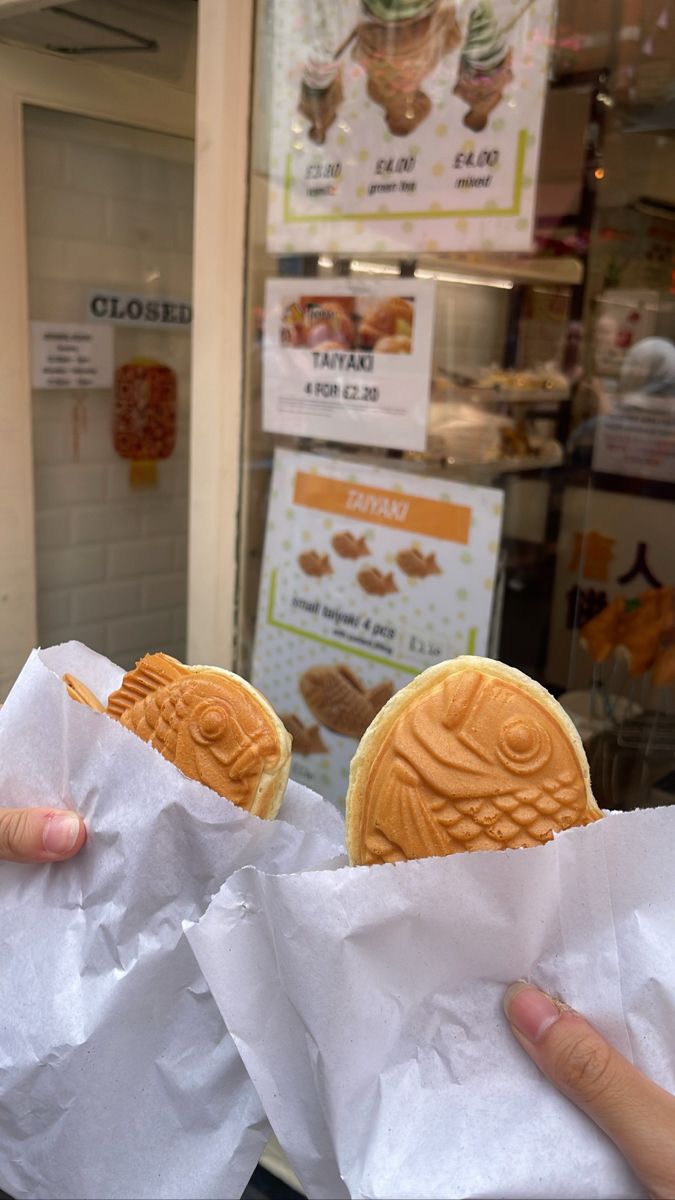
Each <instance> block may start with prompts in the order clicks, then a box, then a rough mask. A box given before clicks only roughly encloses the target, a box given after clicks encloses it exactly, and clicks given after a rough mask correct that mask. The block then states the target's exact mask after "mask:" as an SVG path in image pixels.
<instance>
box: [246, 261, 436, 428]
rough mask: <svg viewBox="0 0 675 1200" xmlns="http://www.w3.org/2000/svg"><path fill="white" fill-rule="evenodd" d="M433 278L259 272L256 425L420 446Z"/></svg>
mask: <svg viewBox="0 0 675 1200" xmlns="http://www.w3.org/2000/svg"><path fill="white" fill-rule="evenodd" d="M298 284H300V286H298ZM434 286H435V285H434V283H433V281H432V280H430V279H409V278H406V279H401V278H398V279H396V280H392V279H382V278H380V277H375V278H373V279H369V278H364V277H361V276H359V277H351V278H349V279H332V278H331V279H325V278H324V279H306V278H303V279H302V281H299V280H297V279H286V278H284V279H268V280H267V284H266V289H265V327H264V342H263V429H265V430H268V431H269V432H271V433H286V434H291V435H292V436H295V437H314V438H320V439H328V440H330V441H339V442H349V443H359V444H361V445H370V446H380V447H384V448H387V449H390V450H424V448H425V446H426V441H427V414H428V407H429V394H430V386H431V341H432V335H433V328H434Z"/></svg>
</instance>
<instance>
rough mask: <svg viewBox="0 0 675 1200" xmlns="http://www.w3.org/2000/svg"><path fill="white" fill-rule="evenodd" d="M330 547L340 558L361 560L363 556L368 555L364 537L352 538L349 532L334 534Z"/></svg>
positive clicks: (352, 535) (368, 551)
mask: <svg viewBox="0 0 675 1200" xmlns="http://www.w3.org/2000/svg"><path fill="white" fill-rule="evenodd" d="M331 545H332V547H333V549H334V551H335V553H336V554H339V555H340V558H362V557H363V555H364V554H370V550H369V549H368V544H367V542H366V539H365V537H359V538H357V537H354V534H353V533H349V531H345V532H344V533H336V534H335V536H334V537H333V538H332V540H331Z"/></svg>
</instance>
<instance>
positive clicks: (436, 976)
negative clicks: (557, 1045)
mask: <svg viewBox="0 0 675 1200" xmlns="http://www.w3.org/2000/svg"><path fill="white" fill-rule="evenodd" d="M188 936H189V939H190V943H191V945H192V947H193V949H194V950H195V953H196V955H197V958H198V959H199V962H200V965H201V967H202V970H203V972H204V975H205V977H206V979H207V980H208V982H209V985H210V987H211V989H212V992H213V995H214V997H215V999H216V1001H217V1003H218V1006H219V1008H220V1010H221V1012H222V1014H223V1016H224V1018H225V1021H226V1023H227V1025H228V1028H229V1030H230V1033H231V1035H232V1037H233V1038H234V1040H235V1042H236V1044H237V1047H238V1048H239V1051H240V1053H241V1055H242V1058H243V1060H244V1062H245V1063H246V1066H247V1068H248V1071H249V1074H250V1076H251V1078H252V1080H253V1082H254V1084H255V1086H256V1088H257V1090H258V1093H259V1095H260V1097H261V1099H262V1102H263V1104H264V1106H265V1109H266V1112H267V1115H268V1117H269V1119H270V1121H271V1124H272V1126H273V1128H274V1132H275V1133H276V1135H277V1137H278V1138H279V1141H280V1142H281V1144H282V1146H283V1147H284V1149H285V1151H286V1153H287V1155H288V1157H289V1159H290V1161H291V1163H292V1165H293V1167H294V1169H295V1171H296V1172H297V1174H298V1176H299V1178H300V1180H301V1182H302V1184H303V1187H304V1188H305V1189H306V1191H307V1193H308V1195H309V1196H310V1197H317V1198H322V1197H325V1198H326V1200H335V1198H338V1197H340V1198H341V1197H346V1196H352V1197H380V1198H382V1200H385V1198H386V1200H393V1198H395V1197H415V1198H417V1197H429V1198H431V1197H517V1198H518V1200H523V1198H525V1197H544V1198H546V1200H554V1198H557V1197H560V1198H564V1200H575V1198H579V1200H582V1198H583V1200H588V1198H589V1197H631V1198H632V1197H640V1196H642V1195H643V1192H642V1190H641V1188H640V1185H639V1184H638V1183H637V1181H636V1180H635V1178H634V1177H633V1176H632V1175H631V1173H630V1171H629V1169H628V1168H627V1166H626V1165H625V1164H624V1162H623V1160H622V1158H621V1157H620V1155H619V1154H618V1152H617V1151H616V1149H615V1148H614V1146H613V1145H612V1144H611V1143H610V1142H609V1141H608V1140H607V1139H606V1138H605V1137H604V1136H603V1134H601V1133H600V1132H599V1131H598V1130H597V1129H596V1127H595V1126H594V1125H593V1124H592V1122H591V1121H590V1120H589V1119H588V1118H587V1117H585V1116H584V1115H583V1114H582V1113H581V1112H579V1111H578V1110H577V1109H576V1108H575V1107H574V1106H573V1105H572V1104H570V1103H569V1102H568V1101H567V1100H565V1099H564V1098H563V1097H562V1096H561V1095H560V1094H558V1093H557V1092H556V1091H555V1089H554V1088H553V1087H552V1086H551V1085H550V1084H549V1083H548V1082H547V1081H546V1080H545V1079H544V1078H543V1077H542V1076H540V1075H539V1073H538V1071H537V1069H536V1068H535V1067H534V1065H533V1064H532V1063H531V1062H530V1061H529V1059H528V1058H527V1056H526V1055H525V1054H524V1053H523V1051H522V1050H521V1049H520V1047H519V1046H518V1044H517V1042H516V1041H515V1039H514V1038H513V1036H512V1034H511V1032H510V1030H509V1029H508V1026H507V1023H506V1020H505V1018H504V1015H503V1011H502V998H503V995H504V990H505V987H506V986H507V984H509V983H511V982H513V981H514V980H516V979H519V978H526V979H530V980H532V981H533V982H536V983H537V984H539V985H541V986H542V987H544V988H546V989H547V990H549V991H551V992H552V993H553V994H558V995H560V996H562V997H563V998H564V999H565V1000H567V1002H568V1003H570V1004H572V1005H573V1006H574V1007H575V1008H578V1009H579V1010H580V1011H581V1012H583V1013H584V1014H585V1015H587V1016H588V1017H589V1018H590V1019H591V1020H592V1021H594V1023H595V1024H596V1025H597V1027H598V1028H599V1029H600V1030H601V1031H602V1033H603V1034H605V1035H606V1037H608V1038H609V1039H611V1041H612V1042H613V1043H614V1044H615V1045H616V1046H617V1047H618V1048H619V1049H620V1050H621V1051H622V1052H623V1053H624V1054H625V1055H627V1056H628V1057H629V1058H631V1059H633V1061H634V1062H636V1063H637V1064H638V1065H639V1066H640V1067H642V1068H643V1070H644V1071H645V1072H647V1074H649V1075H650V1076H651V1077H652V1078H653V1079H655V1080H656V1081H657V1082H659V1083H660V1084H661V1085H662V1086H663V1087H665V1088H667V1089H669V1090H671V1091H675V808H667V809H660V810H652V811H647V812H636V813H627V814H619V813H616V814H611V815H609V816H607V817H606V819H605V820H603V821H599V822H597V823H596V824H594V825H590V826H588V827H587V828H585V829H573V830H570V831H568V832H567V833H565V834H563V835H562V836H559V837H557V838H556V839H555V840H554V841H553V842H551V843H549V844H548V845H546V846H542V847H537V848H534V849H527V850H517V851H505V852H502V853H482V854H479V853H476V854H457V855H454V856H451V857H449V858H444V859H442V858H436V859H426V860H422V861H419V862H410V863H400V864H396V865H392V866H378V867H360V868H345V869H341V870H335V871H328V870H320V871H316V872H310V873H307V874H305V875H283V876H278V877H272V876H270V875H267V874H265V873H264V872H262V871H258V870H255V869H252V868H246V869H244V870H242V871H239V872H238V873H237V874H236V875H234V876H233V877H232V879H231V880H230V881H229V882H228V883H227V884H226V885H225V886H224V887H223V889H222V890H221V892H220V893H219V895H218V896H217V897H216V898H215V899H214V901H213V902H212V904H211V906H210V907H209V910H208V912H207V913H206V915H205V916H204V917H203V918H202V920H201V921H200V923H199V924H198V925H196V926H195V927H194V928H193V929H192V930H191V931H190V933H189V935H188Z"/></svg>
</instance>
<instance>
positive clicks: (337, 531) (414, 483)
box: [251, 450, 503, 806]
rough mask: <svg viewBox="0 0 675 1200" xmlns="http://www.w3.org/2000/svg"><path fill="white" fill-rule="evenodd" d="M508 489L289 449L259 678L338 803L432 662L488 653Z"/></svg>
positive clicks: (317, 779)
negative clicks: (376, 732) (372, 732)
mask: <svg viewBox="0 0 675 1200" xmlns="http://www.w3.org/2000/svg"><path fill="white" fill-rule="evenodd" d="M502 504H503V494H502V492H500V491H498V490H496V489H494V488H486V487H473V486H471V485H469V484H464V483H457V482H455V481H454V480H445V479H432V478H427V477H423V476H417V475H411V474H408V473H404V472H402V471H397V470H390V469H387V468H382V467H374V466H368V465H364V464H362V463H360V462H358V461H354V462H349V461H346V460H339V459H332V458H324V457H320V456H318V455H314V454H305V453H299V452H296V451H291V450H277V451H276V452H275V457H274V471H273V476H272V485H271V491H270V503H269V509H268V514H267V529H266V534H265V548H264V553H263V565H262V575H261V585H260V593H259V602H258V619H257V623H256V635H255V644H254V651H253V667H252V676H251V677H252V682H253V683H254V684H255V685H256V687H258V688H260V690H261V691H262V692H263V693H264V694H265V695H266V696H267V697H268V699H269V700H270V702H271V703H272V704H273V705H274V708H275V709H276V711H277V712H278V713H279V715H280V717H281V719H282V720H283V722H284V724H285V726H286V728H287V729H288V731H289V733H290V734H291V736H292V738H293V767H292V776H293V778H294V779H297V780H298V781H299V782H301V783H304V784H306V785H307V786H309V787H312V788H314V789H315V790H316V791H318V792H320V793H321V795H323V796H325V797H326V799H328V800H332V801H333V803H335V804H337V805H338V806H342V805H343V803H344V797H345V795H346V790H347V781H348V777H349V764H350V762H351V759H352V756H353V754H354V751H355V749H356V746H357V744H358V741H359V739H360V737H361V735H362V734H363V733H364V732H365V730H366V729H367V727H368V725H369V724H370V722H371V721H372V720H373V718H374V717H375V716H376V715H377V713H378V712H379V711H380V709H381V708H382V706H383V705H384V704H386V702H387V700H389V698H390V697H391V696H392V695H393V694H394V692H396V691H398V690H399V688H402V687H404V686H405V685H406V684H407V683H409V682H410V680H411V679H413V678H414V677H415V675H417V674H419V672H420V671H423V670H424V669H425V667H429V666H431V665H432V664H433V663H436V662H442V661H443V660H444V659H447V658H453V657H455V656H456V655H458V654H485V653H486V652H487V647H488V640H489V633H490V621H491V613H492V601H493V595H494V587H495V576H496V571H497V556H498V550H499V541H500V535H501V522H502Z"/></svg>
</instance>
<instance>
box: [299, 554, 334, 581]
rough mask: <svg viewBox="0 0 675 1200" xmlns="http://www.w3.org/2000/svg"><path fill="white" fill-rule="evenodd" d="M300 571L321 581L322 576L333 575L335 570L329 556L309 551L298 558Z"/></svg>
mask: <svg viewBox="0 0 675 1200" xmlns="http://www.w3.org/2000/svg"><path fill="white" fill-rule="evenodd" d="M298 562H299V564H300V569H301V570H302V571H304V572H305V575H314V576H315V577H316V578H317V579H320V578H321V576H322V575H332V574H333V568H332V567H331V565H330V558H329V557H328V555H327V554H317V552H316V550H307V551H306V552H305V553H304V554H300V555H299V556H298Z"/></svg>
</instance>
